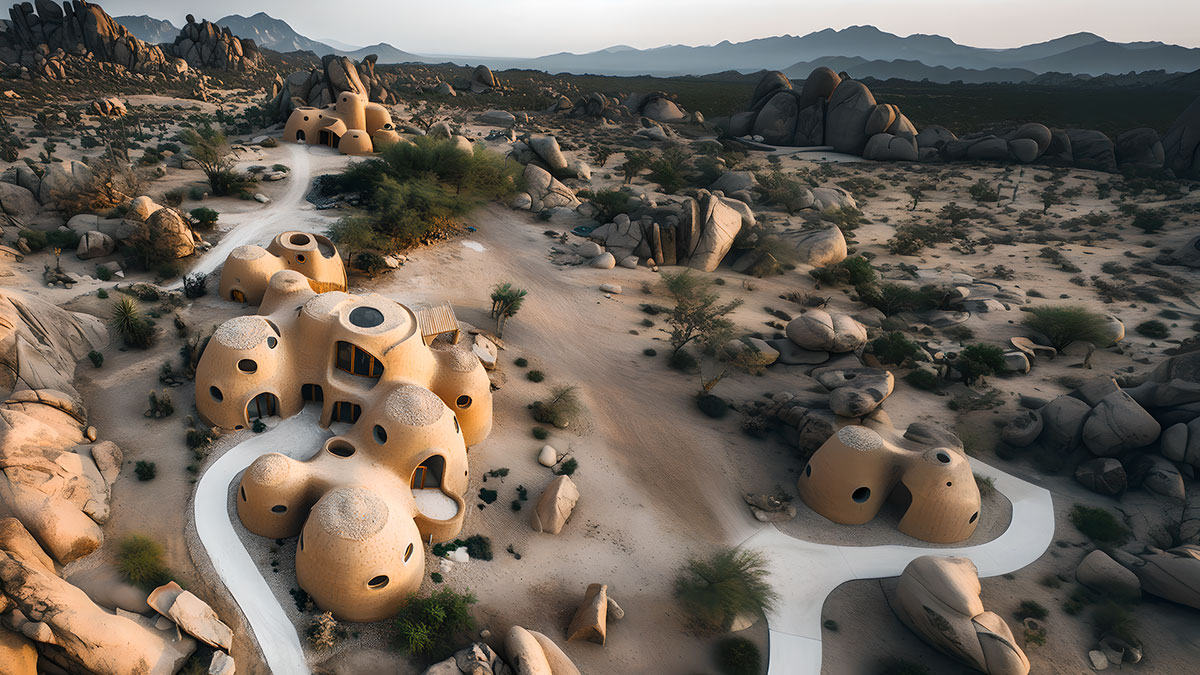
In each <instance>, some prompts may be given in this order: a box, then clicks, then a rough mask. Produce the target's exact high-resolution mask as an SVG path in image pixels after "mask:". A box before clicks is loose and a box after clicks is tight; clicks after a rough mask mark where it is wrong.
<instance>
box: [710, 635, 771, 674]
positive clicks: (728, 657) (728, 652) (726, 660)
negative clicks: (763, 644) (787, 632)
mask: <svg viewBox="0 0 1200 675" xmlns="http://www.w3.org/2000/svg"><path fill="white" fill-rule="evenodd" d="M716 661H717V670H719V671H720V672H721V674H722V675H759V673H761V672H762V654H761V653H760V652H759V649H758V645H756V644H754V643H753V642H751V641H749V640H747V639H746V638H741V637H728V638H725V639H723V640H721V641H720V642H718V643H717V648H716Z"/></svg>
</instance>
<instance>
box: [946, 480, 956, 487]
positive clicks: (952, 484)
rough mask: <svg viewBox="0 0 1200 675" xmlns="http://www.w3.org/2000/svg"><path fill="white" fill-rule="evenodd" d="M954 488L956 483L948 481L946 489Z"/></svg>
mask: <svg viewBox="0 0 1200 675" xmlns="http://www.w3.org/2000/svg"><path fill="white" fill-rule="evenodd" d="M953 486H954V483H952V482H950V481H946V487H953Z"/></svg>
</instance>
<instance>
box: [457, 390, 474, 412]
mask: <svg viewBox="0 0 1200 675" xmlns="http://www.w3.org/2000/svg"><path fill="white" fill-rule="evenodd" d="M454 404H455V405H457V406H458V407H460V408H462V409H464V410H465V409H467V408H470V407H471V397H470V396H467V395H466V394H463V395H462V396H459V397H458V400H457V401H455V402H454Z"/></svg>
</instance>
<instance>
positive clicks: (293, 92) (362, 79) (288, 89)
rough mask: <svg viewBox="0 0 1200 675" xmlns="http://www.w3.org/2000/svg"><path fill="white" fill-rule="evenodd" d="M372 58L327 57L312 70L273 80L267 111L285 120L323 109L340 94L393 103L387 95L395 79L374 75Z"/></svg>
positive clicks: (374, 56)
mask: <svg viewBox="0 0 1200 675" xmlns="http://www.w3.org/2000/svg"><path fill="white" fill-rule="evenodd" d="M378 58H379V57H377V56H376V55H375V54H370V55H368V56H366V57H364V58H363V60H362V61H355V60H354V59H351V58H348V57H345V56H335V55H333V54H326V55H325V56H324V57H322V58H321V66H320V67H319V68H313V69H311V70H297V71H295V72H293V73H292V74H291V75H288V76H287V77H286V78H283V77H280V76H279V75H276V76H275V80H274V81H273V82H272V84H271V86H270V88H268V90H267V97H266V103H267V109H268V110H269V111H270V112H271V113H272V114H273V115H274V116H275V119H276V120H280V121H282V120H286V119H287V118H288V116H289V115H291V114H292V110H294V109H296V108H302V107H304V106H312V107H314V108H323V107H325V106H327V105H330V104H331V103H333V102H334V101H336V100H337V97H338V94H341V93H342V92H343V91H352V92H354V93H356V94H362V95H363V96H366V97H367V100H369V101H372V102H374V103H384V104H387V103H392V102H394V101H395V97H394V96H393V94H392V92H391V91H389V89H388V86H389V84H393V83H394V81H395V75H391V76H389V77H385V76H384V75H383V74H382V73H378V74H377V73H376V72H375V62H376V61H377V60H378Z"/></svg>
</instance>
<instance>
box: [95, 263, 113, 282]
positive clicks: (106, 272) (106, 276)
mask: <svg viewBox="0 0 1200 675" xmlns="http://www.w3.org/2000/svg"><path fill="white" fill-rule="evenodd" d="M96 278H97V279H99V280H100V281H112V278H113V272H112V269H111V268H108V267H105V266H103V265H96Z"/></svg>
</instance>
